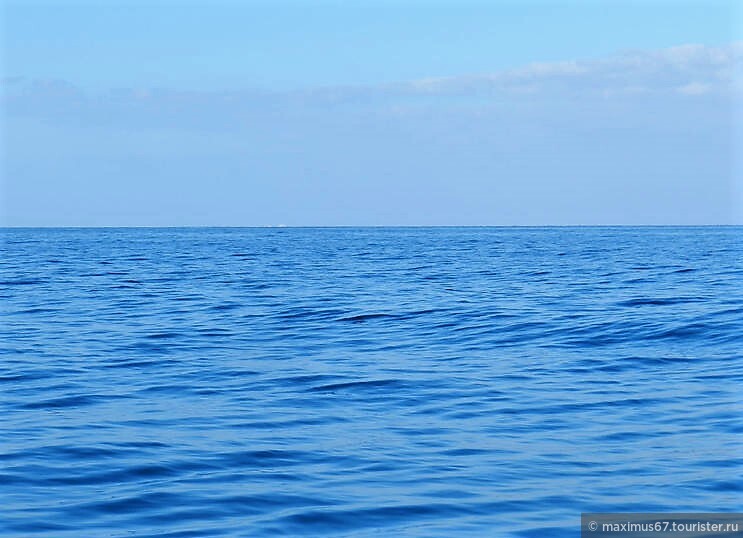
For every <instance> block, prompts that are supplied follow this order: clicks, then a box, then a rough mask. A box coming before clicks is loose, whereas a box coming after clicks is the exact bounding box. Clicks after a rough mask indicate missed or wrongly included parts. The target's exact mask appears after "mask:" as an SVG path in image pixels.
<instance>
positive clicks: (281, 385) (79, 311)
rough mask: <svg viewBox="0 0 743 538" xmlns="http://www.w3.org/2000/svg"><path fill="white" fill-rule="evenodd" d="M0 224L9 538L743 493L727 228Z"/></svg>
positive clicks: (460, 523) (704, 503) (737, 237)
mask: <svg viewBox="0 0 743 538" xmlns="http://www.w3.org/2000/svg"><path fill="white" fill-rule="evenodd" d="M1 234H2V235H1V237H2V258H1V261H2V269H1V271H0V297H1V301H0V308H1V309H2V310H1V312H0V313H1V314H2V317H1V318H0V343H1V348H2V355H1V357H0V358H1V360H0V434H1V436H0V536H2V537H10V536H12V537H37V536H38V537H54V538H57V537H59V538H66V537H80V536H84V537H99V536H100V537H132V536H136V537H145V536H153V537H158V538H167V537H196V536H218V537H222V536H224V537H253V536H353V537H368V536H403V537H405V536H425V537H455V536H507V537H517V536H518V537H527V536H528V537H550V536H560V537H562V536H568V537H570V536H578V535H579V521H580V513H581V511H697V512H710V511H741V509H742V508H743V388H742V387H743V255H742V254H743V249H742V248H741V241H742V239H743V228H740V227H700V228H676V227H647V228H643V227H639V228H333V229H321V228H318V229H311V228H305V229H302V228H300V229H291V228H286V229H280V228H278V229H216V228H215V229H4V230H2V232H1Z"/></svg>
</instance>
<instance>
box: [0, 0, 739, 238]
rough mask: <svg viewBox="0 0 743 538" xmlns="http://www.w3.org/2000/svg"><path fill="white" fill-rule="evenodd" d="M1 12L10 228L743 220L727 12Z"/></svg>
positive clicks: (734, 65)
mask: <svg viewBox="0 0 743 538" xmlns="http://www.w3.org/2000/svg"><path fill="white" fill-rule="evenodd" d="M0 5H1V6H2V12H1V14H2V27H1V31H2V38H1V39H2V41H1V42H0V44H1V49H0V52H2V55H1V56H0V75H1V76H2V84H1V85H0V104H1V106H2V108H1V114H2V115H1V116H0V120H1V123H0V126H1V127H2V128H1V129H0V149H1V150H2V151H1V154H0V174H1V177H0V225H5V226H276V225H287V226H337V225H350V226H355V225H374V226H376V225H597V224H612V225H613V224H656V225H662V224H743V166H741V160H740V155H739V154H740V148H742V147H743V144H742V141H743V135H742V133H741V122H742V120H743V107H742V106H741V104H743V92H742V89H743V84H742V81H743V76H742V75H743V67H742V66H743V5H741V4H740V3H738V2H736V1H732V0H731V1H717V0H705V1H701V0H700V1H694V2H692V1H684V0H674V1H671V0H668V1H666V0H655V1H653V0H643V1H632V0H624V1H612V0H605V1H590V0H584V1H580V2H579V1H575V2H568V1H550V2H547V1H541V2H536V1H519V2H507V1H504V2H498V1H489V2H474V1H467V0H464V1H459V2H454V1H449V2H445V1H434V0H429V1H422V0H414V1H413V0H411V1H403V0H399V1H391V0H377V1H374V2H372V1H361V0H356V1H354V0H346V1H343V2H340V1H337V2H331V1H323V0H319V1H313V2H310V1H299V0H295V1H289V0H276V1H273V2H257V1H249V0H248V1H242V2H237V1H234V2H226V1H222V2H219V1H216V2H206V1H202V2H195V1H187V0H181V1H175V0H173V1H168V0H160V1H158V0H150V1H149V2H134V1H127V2H116V1H111V2H105V3H104V2H66V1H46V2H38V1H36V2H35V1H33V0H26V1H23V2H20V1H14V0H5V1H3V0H0Z"/></svg>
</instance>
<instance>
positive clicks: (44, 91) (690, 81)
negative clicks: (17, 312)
mask: <svg viewBox="0 0 743 538" xmlns="http://www.w3.org/2000/svg"><path fill="white" fill-rule="evenodd" d="M741 88H743V42H733V43H731V44H729V45H726V46H720V47H711V46H706V45H699V44H686V45H680V46H676V47H670V48H665V49H659V50H650V51H642V50H639V51H626V52H623V53H620V54H616V55H613V56H610V57H606V58H598V59H588V60H570V61H562V62H547V63H532V64H529V65H526V66H523V67H521V68H517V69H511V70H504V71H500V72H495V73H490V74H480V75H470V76H457V77H431V78H425V79H419V80H412V81H405V82H400V83H396V84H384V85H368V86H336V87H319V88H305V89H302V90H295V91H269V90H256V89H233V90H223V91H212V92H204V91H189V90H188V89H180V90H179V89H172V88H133V89H132V88H129V89H121V88H120V89H111V90H109V91H107V92H98V93H94V92H89V91H85V90H84V89H82V88H79V87H78V86H76V85H75V84H74V83H73V82H71V81H60V80H29V79H26V78H23V77H5V78H4V79H3V80H2V85H1V87H0V95H2V97H3V101H4V106H5V110H6V113H9V114H14V113H19V114H35V113H36V112H41V111H43V110H44V108H45V106H44V105H67V106H71V107H73V108H74V109H78V108H79V107H86V108H87V107H93V108H95V107H99V106H101V105H105V104H111V105H114V106H116V105H119V106H126V105H127V104H129V105H134V104H140V105H141V104H147V103H156V104H166V103H167V102H170V104H171V105H175V106H178V105H189V104H191V105H194V106H204V105H209V103H210V102H211V103H212V104H214V105H219V106H223V105H229V104H232V105H234V106H238V107H239V106H251V105H253V106H256V107H264V106H281V107H286V108H289V109H291V108H293V107H307V106H310V107H311V106H327V105H333V104H354V103H355V104H403V105H412V104H415V103H417V102H423V103H429V102H430V99H432V98H433V99H436V98H440V99H447V98H465V99H466V98H469V99H471V101H470V102H480V103H483V104H487V103H488V102H489V101H492V100H496V99H504V98H507V99H518V98H536V97H540V96H546V97H549V98H564V97H570V96H573V97H575V96H578V97H581V98H585V97H592V98H604V99H605V98H610V97H621V96H627V95H629V96H635V95H638V94H646V95H648V96H668V95H674V94H675V95H683V96H699V95H707V94H710V95H717V96H726V97H734V96H736V94H739V93H740V91H741ZM465 102H467V101H465Z"/></svg>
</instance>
